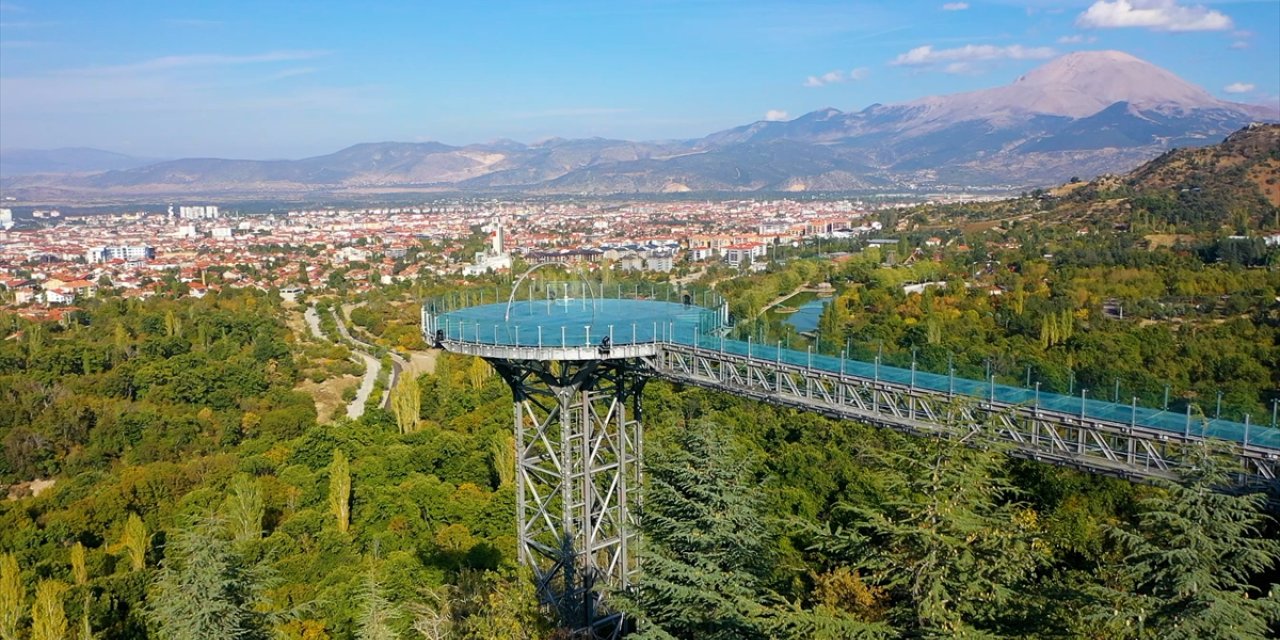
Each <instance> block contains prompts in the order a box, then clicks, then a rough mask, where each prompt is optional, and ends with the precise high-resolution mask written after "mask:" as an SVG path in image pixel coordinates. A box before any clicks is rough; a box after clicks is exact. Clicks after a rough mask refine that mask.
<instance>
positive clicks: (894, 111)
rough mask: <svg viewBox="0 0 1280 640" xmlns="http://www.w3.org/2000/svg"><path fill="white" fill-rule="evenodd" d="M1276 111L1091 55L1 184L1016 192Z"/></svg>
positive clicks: (89, 190) (150, 189)
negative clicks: (968, 76) (892, 91)
mask: <svg viewBox="0 0 1280 640" xmlns="http://www.w3.org/2000/svg"><path fill="white" fill-rule="evenodd" d="M1276 120H1280V112H1277V111H1276V110H1274V109H1268V108H1264V107H1259V106H1256V105H1247V104H1241V103H1235V102H1228V101H1224V100H1220V99H1218V98H1215V97H1213V96H1212V95H1210V94H1209V93H1208V92H1207V91H1205V90H1204V89H1202V88H1200V87H1198V86H1195V85H1193V84H1191V83H1188V82H1186V81H1184V80H1182V79H1180V78H1179V77H1177V76H1176V75H1174V74H1173V73H1170V72H1169V71H1166V70H1164V69H1161V68H1159V67H1157V66H1155V65H1152V64H1150V63H1147V62H1145V61H1143V60H1140V59H1138V58H1136V57H1133V56H1131V55H1129V54H1127V53H1123V52H1119V51H1089V52H1079V53H1072V54H1068V55H1065V56H1062V57H1059V58H1057V59H1055V60H1052V61H1050V62H1048V63H1046V64H1044V65H1042V66H1040V67H1038V68H1036V69H1034V70H1032V71H1030V72H1029V73H1027V74H1026V75H1024V76H1022V77H1021V78H1018V79H1017V80H1016V81H1015V82H1013V83H1012V84H1010V85H1007V86H1002V87H995V88H991V89H983V90H979V91H973V92H968V93H960V94H953V95H947V96H933V97H926V98H921V99H918V100H914V101H911V102H906V103H901V104H894V105H881V104H875V105H871V106H870V107H867V108H865V109H863V110H861V111H856V112H845V111H840V110H837V109H833V108H828V109H822V110H819V111H814V112H812V113H808V114H805V115H803V116H800V117H798V118H795V119H793V120H787V121H760V122H755V123H752V124H749V125H744V126H741V127H736V128H733V129H728V130H725V131H720V132H716V133H712V134H711V135H708V136H706V137H703V138H698V139H693V140H679V141H671V142H630V141H626V140H609V139H602V138H590V139H576V140H566V139H558V138H557V139H552V140H547V141H543V142H539V143H536V144H522V143H519V142H514V141H509V140H501V141H497V142H491V143H486V144H472V145H466V146H451V145H445V144H440V143H434V142H427V143H401V142H382V143H366V144H357V145H355V146H352V147H348V148H346V149H343V150H341V151H338V152H336V153H332V154H329V155H324V156H317V157H312V158H305V159H301V160H272V161H261V160H223V159H215V158H188V159H181V160H171V161H165V162H158V163H150V164H144V165H143V166H119V165H117V166H112V165H110V164H102V165H99V166H97V167H89V168H86V164H85V163H70V162H68V163H65V164H66V166H67V170H64V171H58V172H56V173H39V174H36V175H32V174H31V172H30V171H25V170H23V166H25V165H23V164H22V163H17V167H16V169H15V165H14V164H13V161H12V160H10V155H9V154H8V153H6V154H4V155H2V156H0V165H2V166H0V175H3V176H4V177H3V181H2V182H0V186H3V188H4V190H5V193H6V195H8V196H15V197H18V198H19V199H26V200H39V199H49V198H63V199H77V198H94V197H148V196H152V197H154V196H172V195H186V196H190V195H197V194H198V195H205V196H210V197H218V198H225V199H232V198H245V197H300V196H313V195H358V194H370V193H379V192H394V191H439V192H445V191H448V192H457V191H469V192H485V193H501V192H517V191H518V192H521V193H530V194H616V193H663V192H667V193H669V192H684V191H721V192H752V191H851V190H875V189H893V190H898V189H904V188H921V189H935V188H942V187H945V186H974V187H984V186H1008V187H1022V186H1031V185H1042V184H1053V183H1058V182H1062V181H1064V180H1066V179H1067V178H1069V177H1073V176H1093V175H1097V174H1101V173H1106V172H1116V171H1124V170H1128V169H1130V168H1132V167H1134V166H1136V165H1138V164H1139V163H1141V162H1143V161H1146V160H1149V159H1151V158H1154V157H1156V156H1158V155H1160V154H1161V153H1163V152H1164V151H1166V150H1168V149H1170V148H1173V147H1184V146H1200V145H1205V144H1210V143H1214V142H1217V141H1219V140H1221V139H1222V138H1223V137H1224V136H1226V135H1227V134H1229V133H1231V132H1232V131H1234V130H1236V129H1239V128H1241V127H1242V126H1244V125H1247V124H1249V123H1251V122H1257V121H1276ZM46 160H48V159H46ZM115 161H116V162H120V160H119V159H118V158H117V159H115ZM126 163H127V161H126ZM30 164H32V163H28V165H30ZM55 164H56V163H55ZM43 166H53V165H50V163H49V162H46V164H45V165H43ZM92 168H97V169H100V170H99V171H96V172H95V171H90V170H89V169H92ZM73 172H74V173H73Z"/></svg>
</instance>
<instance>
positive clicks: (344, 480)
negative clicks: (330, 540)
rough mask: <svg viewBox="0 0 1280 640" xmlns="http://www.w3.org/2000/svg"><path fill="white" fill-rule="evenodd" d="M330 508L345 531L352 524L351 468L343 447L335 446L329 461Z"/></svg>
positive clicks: (341, 528) (341, 529)
mask: <svg viewBox="0 0 1280 640" xmlns="http://www.w3.org/2000/svg"><path fill="white" fill-rule="evenodd" d="M329 510H330V512H332V513H333V516H334V518H336V519H337V522H338V531H341V532H343V533H346V532H347V529H348V528H349V527H350V526H351V469H350V467H349V465H348V464H347V456H346V454H344V453H342V449H338V448H334V450H333V461H332V462H330V463H329Z"/></svg>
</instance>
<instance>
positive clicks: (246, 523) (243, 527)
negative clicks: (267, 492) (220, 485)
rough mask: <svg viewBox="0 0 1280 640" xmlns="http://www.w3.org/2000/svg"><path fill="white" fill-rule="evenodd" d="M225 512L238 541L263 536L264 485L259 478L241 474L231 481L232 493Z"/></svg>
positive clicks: (232, 533) (224, 509)
mask: <svg viewBox="0 0 1280 640" xmlns="http://www.w3.org/2000/svg"><path fill="white" fill-rule="evenodd" d="M223 513H224V515H225V517H226V519H227V526H228V527H230V530H231V537H232V539H234V540H235V541H236V542H248V541H250V540H258V539H260V538H261V537H262V513H263V505H262V485H261V484H260V483H259V482H258V479H257V478H254V477H252V476H249V475H248V474H240V475H238V476H236V477H235V479H233V480H232V481H231V495H229V496H227V499H226V502H225V503H223Z"/></svg>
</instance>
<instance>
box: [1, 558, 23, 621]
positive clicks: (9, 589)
mask: <svg viewBox="0 0 1280 640" xmlns="http://www.w3.org/2000/svg"><path fill="white" fill-rule="evenodd" d="M26 606H27V591H26V588H25V587H23V585H22V571H21V570H20V569H19V568H18V557H17V556H15V555H13V554H12V553H6V554H4V555H0V640H18V629H19V626H18V625H19V623H20V622H21V621H22V614H23V609H25V608H26Z"/></svg>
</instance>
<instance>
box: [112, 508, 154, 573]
mask: <svg viewBox="0 0 1280 640" xmlns="http://www.w3.org/2000/svg"><path fill="white" fill-rule="evenodd" d="M150 542H151V538H150V536H148V535H147V525H146V524H145V523H143V522H142V518H140V517H138V514H136V513H131V514H129V519H128V520H127V521H126V522H125V523H124V535H123V536H121V538H120V545H119V546H120V547H122V548H124V551H125V553H126V554H127V555H128V556H129V566H130V567H131V568H132V569H133V570H134V571H142V570H143V569H144V568H145V567H146V566H147V547H148V546H150Z"/></svg>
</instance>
